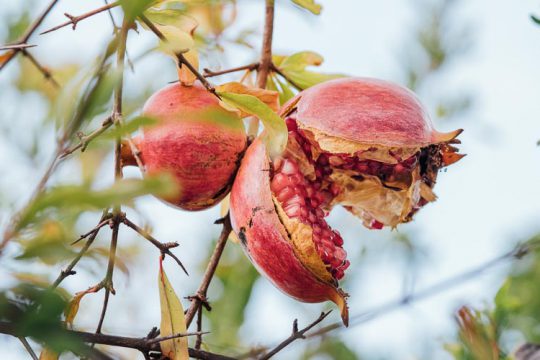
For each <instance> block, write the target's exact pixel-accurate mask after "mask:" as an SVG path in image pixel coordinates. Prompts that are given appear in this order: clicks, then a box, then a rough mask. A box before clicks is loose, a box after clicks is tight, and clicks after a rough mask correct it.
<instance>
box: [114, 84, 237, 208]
mask: <svg viewBox="0 0 540 360" xmlns="http://www.w3.org/2000/svg"><path fill="white" fill-rule="evenodd" d="M143 115H144V116H148V117H151V118H154V119H156V120H157V124H156V125H153V126H149V127H146V128H145V129H143V134H142V136H141V137H138V138H134V142H135V144H136V146H137V148H138V149H139V151H140V158H141V160H142V162H143V164H144V167H145V171H146V173H148V174H155V173H161V172H168V173H170V174H172V175H173V178H174V179H175V181H176V183H177V185H178V187H179V192H178V194H177V195H175V196H173V197H168V198H164V199H163V200H165V201H166V202H168V203H169V204H171V205H174V206H176V207H179V208H182V209H185V210H203V209H206V208H208V207H211V206H213V205H215V204H216V203H218V202H219V201H220V200H221V199H222V198H223V197H225V195H227V194H228V192H229V190H230V188H231V186H232V181H233V179H234V175H235V173H236V170H237V168H238V165H239V163H240V159H241V156H242V154H243V152H244V151H245V148H246V146H247V137H246V134H245V130H244V125H243V123H242V120H241V119H240V118H239V117H238V116H236V115H234V114H233V113H230V112H228V111H226V110H225V109H223V108H222V107H221V106H220V105H219V101H218V99H217V98H216V97H215V96H214V95H212V94H211V93H209V92H208V91H206V89H205V88H204V87H202V86H201V85H200V84H195V86H189V87H188V86H183V85H181V84H173V85H169V86H167V87H165V88H163V89H161V90H159V91H158V92H156V93H155V94H153V95H152V96H151V97H150V98H149V99H148V101H147V102H146V104H145V105H144V108H143ZM223 119H226V120H225V121H223ZM122 162H123V165H136V161H135V158H134V156H133V154H132V153H131V151H130V150H129V147H128V146H124V147H123V149H122Z"/></svg>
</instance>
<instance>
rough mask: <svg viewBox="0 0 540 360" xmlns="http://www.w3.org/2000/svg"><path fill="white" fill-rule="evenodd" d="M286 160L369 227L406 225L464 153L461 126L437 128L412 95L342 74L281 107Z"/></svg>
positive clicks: (331, 202)
mask: <svg viewBox="0 0 540 360" xmlns="http://www.w3.org/2000/svg"><path fill="white" fill-rule="evenodd" d="M282 116H283V117H285V118H286V123H287V127H288V129H289V142H288V147H287V152H286V155H285V156H286V157H288V158H292V159H295V160H296V162H297V163H298V164H299V166H300V168H301V169H302V173H303V174H304V176H305V177H306V178H307V179H308V180H309V181H311V182H313V183H314V184H315V185H316V186H317V187H318V188H319V191H320V192H321V194H322V196H323V198H324V202H323V209H324V210H330V209H331V208H332V207H333V206H335V205H337V204H340V205H343V206H344V207H345V208H346V209H347V210H349V211H350V212H352V213H353V214H354V215H356V216H358V217H359V218H361V219H362V220H363V222H364V225H366V226H367V227H369V228H372V229H380V228H382V227H383V226H390V227H395V226H396V225H398V224H400V223H403V222H408V221H410V220H411V219H412V217H413V215H414V214H415V213H416V212H417V211H418V210H419V209H420V208H421V207H422V206H424V205H425V204H427V203H429V202H432V201H434V200H435V199H436V196H435V194H434V193H433V191H432V189H433V186H434V185H435V181H436V179H437V173H438V170H439V169H440V168H442V167H444V166H448V165H450V164H452V163H454V162H456V161H458V160H459V159H461V158H462V157H463V156H464V155H462V154H458V153H457V151H458V150H457V148H455V147H454V146H453V145H454V144H458V143H460V142H459V140H457V139H456V137H457V136H458V135H459V134H460V133H461V132H462V130H461V129H460V130H456V131H453V132H450V133H440V132H437V131H436V130H434V128H433V125H432V123H431V120H430V118H429V116H428V114H427V112H426V111H425V109H424V108H423V106H422V105H421V104H420V102H419V101H418V99H417V98H416V96H415V95H414V94H413V93H412V92H411V91H409V90H408V89H406V88H403V87H400V86H398V85H395V84H392V83H389V82H386V81H382V80H376V79H367V78H344V79H338V80H332V81H328V82H325V83H322V84H319V85H317V86H314V87H311V88H309V89H308V90H306V91H303V92H301V93H300V94H298V95H297V96H296V97H295V98H293V99H292V100H291V101H290V102H289V103H288V104H285V106H284V107H283V109H282Z"/></svg>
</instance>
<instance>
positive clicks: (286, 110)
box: [231, 78, 463, 322]
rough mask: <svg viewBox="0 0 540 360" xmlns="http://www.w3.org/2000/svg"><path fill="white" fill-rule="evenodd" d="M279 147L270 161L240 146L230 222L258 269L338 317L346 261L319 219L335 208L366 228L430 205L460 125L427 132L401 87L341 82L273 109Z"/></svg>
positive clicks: (258, 146)
mask: <svg viewBox="0 0 540 360" xmlns="http://www.w3.org/2000/svg"><path fill="white" fill-rule="evenodd" d="M281 116H282V117H283V118H284V119H285V122H286V125H287V128H288V143H287V147H286V150H285V152H284V153H283V154H282V156H281V157H279V158H277V159H273V162H271V161H270V159H269V158H268V155H267V154H266V152H265V150H264V146H263V144H262V141H261V140H260V139H256V140H255V142H254V143H253V144H252V145H251V146H250V147H249V148H248V150H247V152H246V156H245V157H244V159H243V161H242V164H241V167H240V169H239V172H238V177H237V179H236V181H235V183H234V185H233V189H232V192H231V221H232V224H233V229H234V230H235V231H236V232H237V233H238V234H239V237H240V239H242V245H243V247H244V249H245V251H246V253H247V255H248V256H249V258H250V259H251V261H252V262H253V263H254V265H255V266H256V267H257V268H258V269H259V271H260V272H261V273H262V274H263V275H265V276H266V277H267V278H268V279H269V280H270V281H271V282H272V283H273V284H274V285H276V287H278V288H279V289H280V290H282V291H283V292H285V293H286V294H288V295H289V296H291V297H293V298H296V299H297V300H300V301H305V302H320V301H324V300H331V301H333V302H335V303H336V304H337V305H338V307H339V308H340V309H341V311H342V317H343V320H344V322H346V321H347V316H346V314H347V306H346V303H345V297H346V295H345V293H344V292H343V291H342V290H341V289H339V288H338V287H337V286H338V283H337V281H338V280H340V279H342V278H343V276H344V273H345V270H346V269H347V268H348V267H349V262H348V260H346V252H345V250H343V247H342V246H343V239H342V238H341V236H340V235H339V233H338V232H337V231H334V230H332V229H330V227H329V226H328V225H327V224H326V221H325V220H324V219H325V217H326V216H327V215H328V213H329V212H330V211H331V209H332V208H333V207H334V206H336V205H342V206H344V207H345V208H346V209H347V210H348V211H350V212H352V213H353V214H354V215H356V216H358V217H359V218H361V219H362V220H363V222H364V225H366V226H367V227H368V228H370V229H381V228H383V227H384V226H389V227H395V226H397V225H398V224H400V223H403V222H408V221H410V220H411V219H412V217H413V215H414V214H415V213H416V212H417V211H418V210H419V209H420V208H421V207H423V206H424V205H425V204H427V203H429V202H431V201H434V200H435V199H436V196H435V195H434V193H433V191H432V188H433V186H434V185H435V181H436V178H437V174H438V170H439V169H440V168H442V167H444V166H448V165H450V164H452V163H453V162H455V161H457V160H459V159H460V158H461V157H463V155H460V154H458V153H457V149H456V148H455V147H454V145H455V144H458V143H459V141H458V140H456V139H455V138H456V136H457V135H459V133H460V132H461V130H457V131H454V132H451V133H448V134H443V133H439V132H437V131H435V130H434V129H433V126H432V124H431V120H430V119H429V117H428V116H427V113H426V112H425V110H424V109H423V107H422V106H421V104H420V103H419V101H418V100H417V99H416V97H415V96H414V94H412V93H411V92H410V91H409V90H407V89H404V88H401V87H399V86H397V85H394V84H390V83H387V82H384V81H381V80H375V79H361V78H356V79H355V78H348V79H340V80H334V81H329V82H326V83H323V84H319V85H316V86H314V87H312V88H309V89H308V90H305V91H303V92H301V93H300V94H299V95H298V96H297V97H295V98H294V99H292V100H291V101H290V102H289V103H288V104H285V105H284V106H283V110H282V112H281Z"/></svg>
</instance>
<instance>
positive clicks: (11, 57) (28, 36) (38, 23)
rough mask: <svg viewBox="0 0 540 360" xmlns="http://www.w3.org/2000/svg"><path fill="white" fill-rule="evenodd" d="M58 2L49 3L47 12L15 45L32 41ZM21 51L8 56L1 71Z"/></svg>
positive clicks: (56, 0) (0, 64)
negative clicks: (32, 37) (31, 38)
mask: <svg viewBox="0 0 540 360" xmlns="http://www.w3.org/2000/svg"><path fill="white" fill-rule="evenodd" d="M57 2H58V0H52V1H51V2H50V3H49V5H47V7H46V8H45V10H43V12H42V13H41V14H40V15H39V17H38V18H37V19H36V20H34V22H33V23H32V24H31V25H30V26H29V27H28V29H27V30H26V31H25V33H24V34H23V36H21V38H20V39H19V40H17V41H16V42H15V44H14V45H21V44H25V43H26V42H28V39H30V36H32V34H33V33H34V32H35V31H36V29H37V28H38V27H39V25H41V23H42V22H43V20H45V18H46V17H47V15H48V14H49V13H50V12H51V10H52V9H53V7H54V5H56V3H57ZM20 50H21V49H15V50H14V51H13V52H12V53H11V54H10V55H8V58H7V59H6V60H5V61H4V62H2V63H0V71H1V70H2V69H3V68H4V67H6V65H7V64H8V63H9V62H10V61H11V60H12V59H13V58H14V57H15V55H17V54H18V53H19V51H20Z"/></svg>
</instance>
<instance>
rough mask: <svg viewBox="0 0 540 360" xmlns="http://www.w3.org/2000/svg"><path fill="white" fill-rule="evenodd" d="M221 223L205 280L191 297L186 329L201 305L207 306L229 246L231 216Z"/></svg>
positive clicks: (205, 273)
mask: <svg viewBox="0 0 540 360" xmlns="http://www.w3.org/2000/svg"><path fill="white" fill-rule="evenodd" d="M221 222H223V229H222V230H221V234H220V236H219V239H218V242H217V244H216V247H215V249H214V252H213V253H212V256H211V257H210V261H209V262H208V265H207V267H206V271H205V272H204V276H203V280H202V281H201V284H200V285H199V289H198V290H197V293H196V294H195V296H192V297H190V299H191V305H190V307H189V309H188V310H187V313H186V327H189V325H190V324H191V322H192V321H193V318H194V317H195V314H196V313H197V311H198V310H199V308H200V307H201V305H202V304H203V303H206V304H207V301H206V292H207V291H208V287H209V286H210V282H211V281H212V278H213V277H214V274H215V272H216V269H217V266H218V263H219V260H220V259H221V255H222V254H223V250H224V249H225V245H226V244H227V239H228V238H229V234H230V233H231V230H232V228H231V221H230V218H229V214H227V215H226V216H225V217H224V218H223V219H222V220H221Z"/></svg>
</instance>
